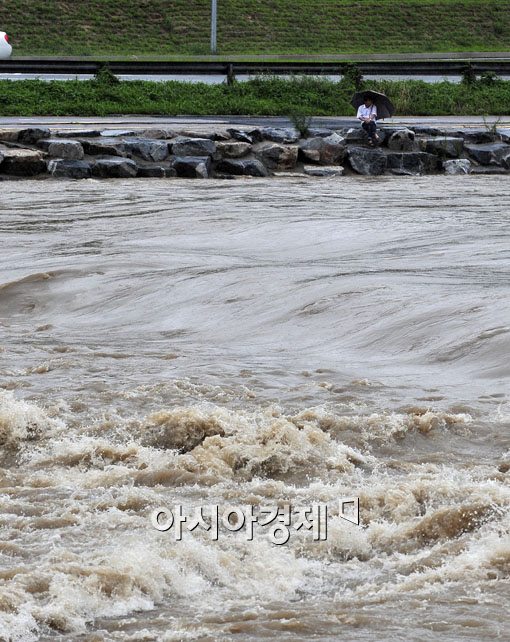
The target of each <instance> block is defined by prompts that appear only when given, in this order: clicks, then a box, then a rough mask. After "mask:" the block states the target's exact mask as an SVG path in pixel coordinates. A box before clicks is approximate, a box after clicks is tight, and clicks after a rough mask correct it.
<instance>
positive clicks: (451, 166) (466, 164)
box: [443, 158, 471, 176]
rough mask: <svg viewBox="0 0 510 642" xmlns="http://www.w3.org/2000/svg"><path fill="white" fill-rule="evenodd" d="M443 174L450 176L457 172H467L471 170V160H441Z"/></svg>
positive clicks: (457, 173)
mask: <svg viewBox="0 0 510 642" xmlns="http://www.w3.org/2000/svg"><path fill="white" fill-rule="evenodd" d="M443 169H444V171H445V174H449V175H451V176H454V175H459V174H469V173H470V172H471V161H469V160H468V159H467V158H456V159H453V160H447V161H443Z"/></svg>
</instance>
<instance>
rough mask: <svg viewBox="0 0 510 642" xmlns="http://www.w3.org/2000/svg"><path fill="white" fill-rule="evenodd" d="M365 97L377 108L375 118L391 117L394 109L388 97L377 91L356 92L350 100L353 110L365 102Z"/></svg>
mask: <svg viewBox="0 0 510 642" xmlns="http://www.w3.org/2000/svg"><path fill="white" fill-rule="evenodd" d="M367 96H368V97H369V98H370V99H371V100H372V101H373V103H374V105H375V106H376V107H377V118H391V117H392V116H393V114H394V113H395V107H394V106H393V103H392V102H391V100H390V99H389V98H388V96H386V95H385V94H381V93H379V92H378V91H372V89H368V90H366V91H358V92H357V93H355V94H354V96H353V97H352V98H351V105H352V106H353V107H354V109H358V107H359V106H360V105H362V104H363V103H364V102H365V98H366V97H367Z"/></svg>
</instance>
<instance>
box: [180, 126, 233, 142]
mask: <svg viewBox="0 0 510 642" xmlns="http://www.w3.org/2000/svg"><path fill="white" fill-rule="evenodd" d="M177 136H180V137H181V138H208V139H209V140H214V141H222V140H230V134H228V133H227V132H224V131H222V130H220V129H216V130H214V131H206V132H196V131H193V130H191V131H190V130H187V129H186V130H184V131H180V132H178V134H177Z"/></svg>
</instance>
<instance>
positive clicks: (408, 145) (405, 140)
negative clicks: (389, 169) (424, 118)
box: [387, 129, 417, 152]
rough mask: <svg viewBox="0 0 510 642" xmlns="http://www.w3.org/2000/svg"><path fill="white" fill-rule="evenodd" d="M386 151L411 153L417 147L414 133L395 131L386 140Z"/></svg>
mask: <svg viewBox="0 0 510 642" xmlns="http://www.w3.org/2000/svg"><path fill="white" fill-rule="evenodd" d="M387 145H388V149H390V150H391V151H394V152H411V151H414V150H415V149H416V147H417V145H416V141H415V135H414V132H413V131H412V130H411V129H397V130H396V131H394V132H393V133H392V134H390V136H389V138H388V142H387Z"/></svg>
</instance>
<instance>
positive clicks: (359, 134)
mask: <svg viewBox="0 0 510 642" xmlns="http://www.w3.org/2000/svg"><path fill="white" fill-rule="evenodd" d="M341 132H342V130H339V133H341ZM341 135H342V138H344V139H345V142H346V143H347V144H349V145H355V144H358V143H366V142H367V141H368V134H367V133H366V131H365V130H364V129H363V128H362V127H361V126H360V127H350V128H349V129H347V130H346V131H344V132H343V134H341Z"/></svg>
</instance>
